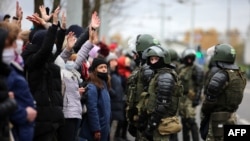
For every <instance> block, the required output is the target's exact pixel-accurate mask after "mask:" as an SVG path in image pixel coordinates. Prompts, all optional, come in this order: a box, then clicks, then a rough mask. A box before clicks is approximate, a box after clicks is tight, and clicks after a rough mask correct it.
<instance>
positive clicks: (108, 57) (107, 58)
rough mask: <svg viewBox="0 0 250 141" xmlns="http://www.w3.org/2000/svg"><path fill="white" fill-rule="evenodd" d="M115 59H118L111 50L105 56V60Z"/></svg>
mask: <svg viewBox="0 0 250 141" xmlns="http://www.w3.org/2000/svg"><path fill="white" fill-rule="evenodd" d="M117 59H118V57H117V55H116V54H115V53H113V52H110V53H109V55H108V56H107V57H106V61H107V62H109V61H111V60H117Z"/></svg>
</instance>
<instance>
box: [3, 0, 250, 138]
mask: <svg viewBox="0 0 250 141" xmlns="http://www.w3.org/2000/svg"><path fill="white" fill-rule="evenodd" d="M39 10H40V13H41V14H40V15H39V14H37V13H34V14H32V15H29V16H27V17H25V18H26V20H29V21H30V22H32V24H33V26H32V27H31V28H30V29H29V30H23V29H22V25H21V23H22V20H23V11H22V8H21V6H20V5H19V3H18V1H17V2H16V14H15V16H13V17H12V16H11V15H9V14H7V13H6V14H5V15H4V16H3V17H0V18H1V19H0V54H1V57H0V68H1V69H0V141H92V140H93V141H127V140H129V139H128V136H127V135H128V134H127V133H128V132H129V133H130V134H131V135H132V136H134V137H135V140H136V141H144V140H145V141H152V140H156V141H158V140H159V141H160V140H171V141H177V140H178V136H177V133H178V132H179V131H180V130H182V132H183V140H186V141H189V138H190V135H189V134H190V132H191V133H192V134H191V135H192V138H193V140H194V141H199V139H200V134H199V132H200V133H201V135H202V137H203V139H204V140H205V139H206V136H207V135H208V138H207V140H209V138H219V140H223V137H221V135H220V136H219V135H218V136H216V137H215V136H214V134H211V133H212V132H213V131H212V130H215V129H214V128H213V127H212V126H214V125H212V124H213V123H212V121H209V120H206V121H205V120H204V119H207V118H208V117H210V115H212V114H221V113H220V112H221V111H222V112H224V113H225V112H226V113H227V114H229V116H227V117H228V118H227V119H225V122H227V120H230V119H232V118H233V119H234V118H235V117H233V115H234V112H235V111H236V110H237V108H238V105H239V104H240V103H241V100H242V98H243V90H244V88H245V85H246V82H245V79H244V77H243V75H241V74H242V73H241V71H240V69H239V68H238V67H237V66H236V65H234V61H235V52H232V50H233V47H231V46H230V45H227V44H222V45H217V46H216V47H217V48H215V49H217V50H218V52H220V51H221V52H222V56H223V54H224V52H227V51H228V50H231V54H229V55H228V56H229V60H230V59H231V61H230V62H226V61H227V59H228V58H226V59H224V60H223V59H221V56H219V57H218V58H219V59H218V60H216V55H214V54H213V55H214V56H215V58H213V59H215V60H216V61H215V60H211V61H210V62H212V61H214V62H213V66H216V67H218V68H219V69H223V70H226V69H229V70H234V72H237V73H238V72H239V74H240V75H241V77H240V78H239V77H238V76H237V77H236V75H234V74H232V73H229V72H231V71H228V75H226V73H223V78H225V79H223V82H221V83H222V84H223V86H224V88H225V89H224V88H223V90H220V91H219V92H220V93H221V95H222V97H220V95H215V93H216V94H217V93H219V92H217V91H216V92H214V91H212V89H211V87H213V88H214V87H216V88H217V87H218V89H219V88H220V87H222V85H219V84H218V85H217V83H216V84H215V82H213V80H214V79H217V76H216V75H214V74H216V73H217V72H213V73H211V72H210V70H209V71H208V74H207V75H206V76H204V74H205V71H204V70H203V68H202V67H201V66H199V65H197V64H196V62H195V56H196V52H195V50H194V49H193V48H187V49H185V50H184V51H183V52H182V55H181V56H179V54H178V53H177V52H176V51H175V50H174V49H173V48H172V49H171V48H169V49H167V48H166V47H165V48H164V47H161V44H160V43H159V42H158V40H156V39H155V38H153V37H152V36H151V35H148V34H138V35H137V38H136V39H135V40H134V41H133V43H132V44H131V42H129V44H128V46H129V50H126V47H121V46H120V45H118V44H117V43H115V42H113V43H111V44H108V43H106V42H105V41H100V40H99V39H98V29H99V27H100V25H101V21H100V18H99V17H98V13H97V12H93V13H92V15H91V19H89V21H90V22H89V25H88V27H81V26H79V25H77V24H72V25H67V23H66V18H67V17H66V16H65V13H64V12H63V11H61V8H60V6H58V7H57V8H56V9H55V10H54V11H51V12H50V11H49V10H48V8H46V7H44V6H43V5H41V6H39ZM60 13H62V16H61V17H59V14H60ZM220 48H221V50H220ZM215 49H214V48H213V50H212V52H213V53H214V52H216V51H217V50H216V51H215ZM233 53H234V54H233ZM228 56H226V57H228ZM232 56H233V57H232ZM222 58H223V57H222ZM220 59H221V60H220ZM225 64H226V67H227V68H223V67H224V66H225ZM210 65H212V64H210ZM209 69H211V68H209ZM212 71H214V70H212ZM210 73H211V74H210ZM231 75H232V77H235V78H234V80H237V82H239V83H238V85H239V86H238V85H237V86H238V87H237V90H236V89H234V90H232V91H235V92H237V94H240V95H241V97H234V95H233V94H232V93H230V92H229V91H226V90H227V87H226V85H233V84H231V83H230V80H229V78H228V76H231ZM210 77H211V82H210ZM214 77H215V78H214ZM208 78H209V79H208ZM218 79H219V78H218ZM230 79H231V77H230ZM203 82H206V83H205V84H206V86H205V90H204V95H205V98H204V99H201V97H202V96H203V95H202V94H203V85H204V83H203ZM226 82H227V83H226ZM239 88H241V89H239ZM218 89H216V90H218ZM229 89H230V88H229ZM232 89H233V88H232ZM223 94H228V95H229V96H231V97H229V98H233V99H237V101H236V102H232V101H229V102H232V104H233V107H230V105H226V104H225V105H223V106H224V107H225V108H224V109H223V108H222V109H220V107H219V108H218V106H217V105H218V103H216V100H214V99H219V100H222V99H223V98H224V97H223V96H225V95H223ZM226 96H227V95H226ZM226 96H225V97H226ZM133 98H134V99H133ZM226 98H227V97H226ZM202 100H204V101H205V102H204V103H203V105H202V106H203V107H202V111H201V112H202V113H203V114H204V115H203V116H204V117H206V118H204V117H202V124H201V125H202V128H201V130H200V131H199V130H198V129H199V125H198V124H197V123H196V121H195V115H196V112H197V111H196V106H198V105H199V104H200V103H201V102H202ZM220 104H221V103H220ZM211 105H212V107H213V108H212V109H209V108H211ZM223 106H222V107H223ZM217 108H218V109H217ZM208 109H209V110H208ZM213 109H216V110H217V111H213ZM228 109H230V111H228ZM179 118H180V119H181V122H180V121H179ZM169 120H171V123H173V121H174V122H175V123H176V124H175V125H176V126H175V127H174V129H173V128H171V129H169V128H168V127H169V125H168V124H164V122H165V121H169ZM213 120H216V119H213ZM209 122H211V125H210V123H209ZM181 124H182V126H181ZM218 124H219V123H218ZM230 124H235V122H232V123H230ZM161 127H162V128H163V129H162V128H161ZM160 128H161V129H162V130H161V129H160ZM176 128H177V129H176ZM201 131H202V132H201ZM216 131H221V130H220V129H216ZM216 135H217V134H216Z"/></svg>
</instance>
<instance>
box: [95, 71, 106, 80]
mask: <svg viewBox="0 0 250 141" xmlns="http://www.w3.org/2000/svg"><path fill="white" fill-rule="evenodd" d="M97 76H98V77H99V78H100V79H102V80H104V81H106V82H107V81H108V73H103V72H97Z"/></svg>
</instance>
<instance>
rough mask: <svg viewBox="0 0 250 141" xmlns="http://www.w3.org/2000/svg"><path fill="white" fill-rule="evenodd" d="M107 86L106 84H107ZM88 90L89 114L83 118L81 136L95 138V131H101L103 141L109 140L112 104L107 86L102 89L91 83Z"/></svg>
mask: <svg viewBox="0 0 250 141" xmlns="http://www.w3.org/2000/svg"><path fill="white" fill-rule="evenodd" d="M105 86H106V85H105ZM87 87H88V92H87V104H86V106H87V115H86V117H85V118H84V119H83V120H84V121H83V124H82V128H81V131H80V137H83V138H87V139H89V140H93V135H94V132H95V131H100V132H101V141H107V140H108V137H109V131H110V118H111V106H110V96H109V92H108V89H107V88H104V89H101V90H100V92H99V94H98V90H97V87H96V86H95V85H94V84H92V83H89V84H88V86H87Z"/></svg>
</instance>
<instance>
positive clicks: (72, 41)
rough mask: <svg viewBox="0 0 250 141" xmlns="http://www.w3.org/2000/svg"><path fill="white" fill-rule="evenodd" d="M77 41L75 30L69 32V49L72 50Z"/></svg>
mask: <svg viewBox="0 0 250 141" xmlns="http://www.w3.org/2000/svg"><path fill="white" fill-rule="evenodd" d="M75 43H76V37H75V35H74V32H69V34H68V35H67V49H68V50H71V49H72V48H73V46H74V45H75Z"/></svg>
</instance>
